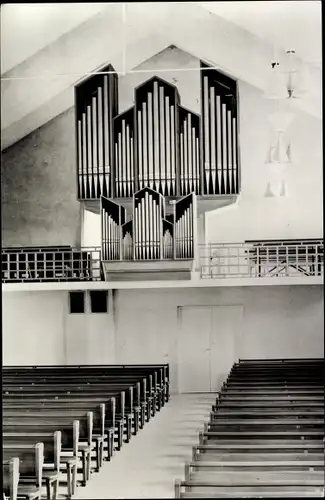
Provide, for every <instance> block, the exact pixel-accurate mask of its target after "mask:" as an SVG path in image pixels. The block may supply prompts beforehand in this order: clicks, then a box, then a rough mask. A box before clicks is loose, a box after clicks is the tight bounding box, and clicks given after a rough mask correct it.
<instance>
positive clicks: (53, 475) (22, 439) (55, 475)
mask: <svg viewBox="0 0 325 500" xmlns="http://www.w3.org/2000/svg"><path fill="white" fill-rule="evenodd" d="M2 439H3V443H4V444H5V445H17V444H18V445H19V444H29V445H33V444H36V443H38V442H42V443H43V445H44V463H43V468H44V465H45V464H46V462H47V461H48V462H49V463H53V464H54V470H53V471H44V470H43V472H42V477H43V483H44V484H45V486H46V491H47V498H48V500H51V498H53V500H56V497H57V492H58V487H59V473H60V458H61V432H60V431H56V432H54V433H26V434H21V433H10V432H9V433H8V432H4V433H3V434H2ZM52 486H53V497H51V487H52Z"/></svg>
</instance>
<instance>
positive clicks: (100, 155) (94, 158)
mask: <svg viewBox="0 0 325 500" xmlns="http://www.w3.org/2000/svg"><path fill="white" fill-rule="evenodd" d="M101 72H108V74H104V75H103V74H95V75H93V76H91V77H89V78H87V80H85V81H83V82H81V83H80V84H78V85H77V86H76V87H75V102H76V132H77V141H76V142H77V165H78V198H79V199H81V200H89V199H99V198H100V196H101V195H104V196H111V195H112V180H111V175H112V170H113V168H112V165H113V130H112V128H113V127H112V122H113V117H114V116H115V115H117V113H118V82H117V74H116V73H115V70H114V68H113V67H112V66H111V65H108V66H107V67H106V68H104V69H102V70H101Z"/></svg>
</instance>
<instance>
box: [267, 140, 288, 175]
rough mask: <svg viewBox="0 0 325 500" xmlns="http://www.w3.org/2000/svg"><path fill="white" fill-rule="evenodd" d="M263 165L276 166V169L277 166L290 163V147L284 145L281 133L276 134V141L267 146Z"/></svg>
mask: <svg viewBox="0 0 325 500" xmlns="http://www.w3.org/2000/svg"><path fill="white" fill-rule="evenodd" d="M264 163H265V164H268V165H277V167H276V168H277V169H279V165H286V164H287V163H291V145H290V144H289V145H288V144H286V142H285V138H284V133H283V132H277V135H276V140H275V142H274V143H271V145H270V146H269V149H268V151H267V155H266V159H265V162H264Z"/></svg>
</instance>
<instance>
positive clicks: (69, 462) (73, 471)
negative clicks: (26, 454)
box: [3, 421, 79, 498]
mask: <svg viewBox="0 0 325 500" xmlns="http://www.w3.org/2000/svg"><path fill="white" fill-rule="evenodd" d="M3 428H4V430H5V433H4V435H5V434H7V432H6V431H8V430H9V432H8V433H12V428H10V427H9V428H8V427H3ZM43 430H44V429H43V428H42V427H41V426H39V425H35V426H34V427H30V426H28V427H26V426H25V425H24V424H22V425H21V426H19V425H15V426H14V434H15V435H17V437H19V439H18V440H19V442H24V441H25V440H29V439H30V438H29V435H30V434H32V435H33V436H35V435H39V434H40V432H41V433H42V439H44V432H43ZM48 430H49V428H48V427H46V428H45V431H48ZM51 431H52V429H51ZM48 434H49V433H48ZM54 434H55V432H54ZM60 434H61V450H60V463H59V469H60V471H63V472H66V473H67V487H68V498H71V497H72V495H73V494H74V492H75V490H76V484H77V462H78V448H79V421H74V422H73V425H72V431H71V432H70V429H65V430H63V431H60ZM53 437H54V436H53ZM57 446H58V445H57ZM69 447H71V448H72V450H73V452H72V453H68V454H67V452H66V450H68V449H69ZM47 452H48V447H45V453H44V457H45V460H44V461H43V473H44V478H47V477H49V478H52V477H53V473H56V470H57V463H56V462H55V461H53V463H51V456H52V453H51V450H50V454H47ZM44 471H45V472H44Z"/></svg>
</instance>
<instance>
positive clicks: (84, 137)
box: [82, 113, 88, 198]
mask: <svg viewBox="0 0 325 500" xmlns="http://www.w3.org/2000/svg"><path fill="white" fill-rule="evenodd" d="M82 162H83V173H84V175H83V177H84V192H85V197H86V198H87V197H88V175H87V174H88V172H87V163H88V162H87V130H86V114H85V113H82Z"/></svg>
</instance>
